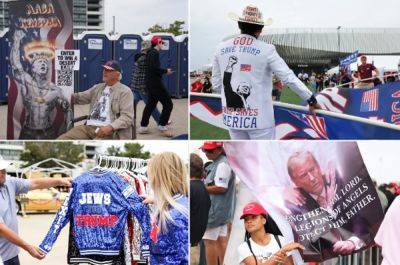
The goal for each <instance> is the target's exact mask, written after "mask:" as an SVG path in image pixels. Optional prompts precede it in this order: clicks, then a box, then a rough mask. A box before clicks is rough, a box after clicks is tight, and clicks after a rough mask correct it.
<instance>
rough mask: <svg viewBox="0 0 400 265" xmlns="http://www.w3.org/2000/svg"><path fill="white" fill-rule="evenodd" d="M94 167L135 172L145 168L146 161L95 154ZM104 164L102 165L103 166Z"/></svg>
mask: <svg viewBox="0 0 400 265" xmlns="http://www.w3.org/2000/svg"><path fill="white" fill-rule="evenodd" d="M94 160H95V167H101V168H104V167H105V168H114V169H126V170H129V169H130V170H132V171H134V170H137V169H141V168H145V167H147V164H148V159H141V158H131V157H121V156H109V155H101V154H95V156H94ZM103 164H104V165H103Z"/></svg>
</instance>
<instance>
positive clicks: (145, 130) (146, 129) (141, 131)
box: [138, 127, 149, 134]
mask: <svg viewBox="0 0 400 265" xmlns="http://www.w3.org/2000/svg"><path fill="white" fill-rule="evenodd" d="M138 133H139V134H146V133H149V128H148V127H140V128H139V130H138Z"/></svg>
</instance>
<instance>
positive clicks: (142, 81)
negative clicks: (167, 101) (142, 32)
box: [131, 40, 161, 124]
mask: <svg viewBox="0 0 400 265" xmlns="http://www.w3.org/2000/svg"><path fill="white" fill-rule="evenodd" d="M150 47H151V45H150V41H148V40H144V41H142V49H141V51H140V53H138V54H136V55H135V70H134V71H133V74H132V83H131V89H132V92H133V107H134V110H135V111H136V106H137V104H138V103H139V102H140V101H142V100H143V102H144V103H145V104H147V102H148V92H147V88H146V71H147V64H146V58H147V52H148V51H149V50H150ZM160 115H161V114H160V111H159V110H158V109H157V107H155V108H154V110H153V112H152V113H151V116H152V117H153V119H154V121H155V122H156V123H157V124H158V122H159V120H160Z"/></svg>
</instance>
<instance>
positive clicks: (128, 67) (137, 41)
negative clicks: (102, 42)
mask: <svg viewBox="0 0 400 265" xmlns="http://www.w3.org/2000/svg"><path fill="white" fill-rule="evenodd" d="M141 44H142V37H141V36H140V35H135V34H123V35H121V36H119V37H118V38H117V39H116V40H115V41H114V60H116V61H118V62H119V64H120V65H121V68H122V79H121V83H123V84H124V85H127V86H129V87H130V86H131V82H132V73H133V70H134V64H135V61H134V59H135V55H136V54H138V53H139V52H140V50H141Z"/></svg>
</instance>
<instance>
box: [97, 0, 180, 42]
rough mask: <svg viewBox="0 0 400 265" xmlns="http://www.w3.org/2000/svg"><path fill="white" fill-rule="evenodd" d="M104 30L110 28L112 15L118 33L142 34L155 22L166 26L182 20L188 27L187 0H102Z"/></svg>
mask: <svg viewBox="0 0 400 265" xmlns="http://www.w3.org/2000/svg"><path fill="white" fill-rule="evenodd" d="M104 1H105V30H106V32H110V31H111V30H112V16H115V20H116V23H115V25H116V26H115V27H116V31H117V32H119V33H131V34H132V33H133V34H142V33H143V32H146V31H147V29H148V28H150V27H151V26H153V25H155V24H156V23H158V24H160V25H163V26H168V25H169V24H170V23H172V22H174V21H175V20H183V21H185V22H186V29H187V28H188V0H104Z"/></svg>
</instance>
